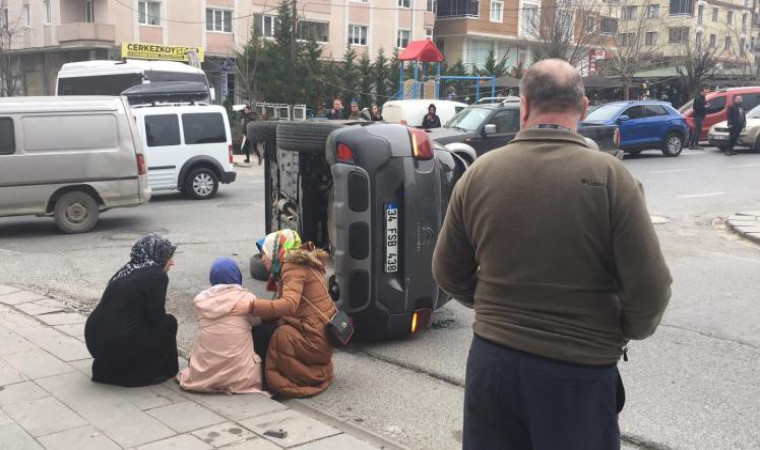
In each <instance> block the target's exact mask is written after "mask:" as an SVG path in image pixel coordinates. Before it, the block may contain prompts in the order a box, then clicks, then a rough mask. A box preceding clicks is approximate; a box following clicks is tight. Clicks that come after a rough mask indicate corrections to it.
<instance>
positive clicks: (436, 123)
mask: <svg viewBox="0 0 760 450" xmlns="http://www.w3.org/2000/svg"><path fill="white" fill-rule="evenodd" d="M422 128H424V129H426V130H427V129H430V128H441V119H440V118H439V117H438V115H437V114H436V115H434V116H433V118H432V119H431V118H430V115H429V114H425V118H424V119H422Z"/></svg>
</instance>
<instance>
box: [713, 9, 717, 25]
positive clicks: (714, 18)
mask: <svg viewBox="0 0 760 450" xmlns="http://www.w3.org/2000/svg"><path fill="white" fill-rule="evenodd" d="M712 21H713V22H717V21H718V8H713V13H712Z"/></svg>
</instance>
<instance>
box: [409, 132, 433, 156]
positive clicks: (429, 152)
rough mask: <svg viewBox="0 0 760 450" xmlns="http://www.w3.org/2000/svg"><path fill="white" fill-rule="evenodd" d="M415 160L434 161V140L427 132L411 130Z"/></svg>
mask: <svg viewBox="0 0 760 450" xmlns="http://www.w3.org/2000/svg"><path fill="white" fill-rule="evenodd" d="M409 136H410V138H411V140H412V155H413V156H414V159H433V140H432V139H430V135H428V133H427V132H426V131H425V130H420V129H419V128H409Z"/></svg>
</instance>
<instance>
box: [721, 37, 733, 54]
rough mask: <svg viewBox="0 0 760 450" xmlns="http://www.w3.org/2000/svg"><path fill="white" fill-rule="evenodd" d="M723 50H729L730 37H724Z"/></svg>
mask: <svg viewBox="0 0 760 450" xmlns="http://www.w3.org/2000/svg"><path fill="white" fill-rule="evenodd" d="M723 50H726V51H728V50H731V36H726V42H725V43H724V44H723Z"/></svg>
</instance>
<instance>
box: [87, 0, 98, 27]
mask: <svg viewBox="0 0 760 450" xmlns="http://www.w3.org/2000/svg"><path fill="white" fill-rule="evenodd" d="M84 21H85V22H87V23H93V22H95V4H94V0H84Z"/></svg>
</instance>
